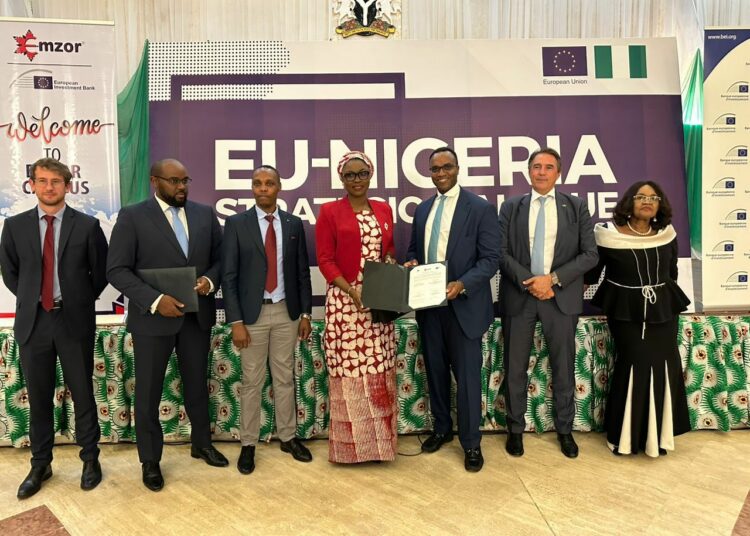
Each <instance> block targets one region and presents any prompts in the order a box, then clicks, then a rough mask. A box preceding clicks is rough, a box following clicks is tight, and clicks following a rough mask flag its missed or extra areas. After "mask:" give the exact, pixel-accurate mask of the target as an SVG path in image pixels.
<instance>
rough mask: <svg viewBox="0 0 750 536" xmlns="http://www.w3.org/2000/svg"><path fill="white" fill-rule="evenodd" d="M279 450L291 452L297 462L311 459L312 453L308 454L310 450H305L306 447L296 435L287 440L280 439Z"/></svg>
mask: <svg viewBox="0 0 750 536" xmlns="http://www.w3.org/2000/svg"><path fill="white" fill-rule="evenodd" d="M281 452H290V453H291V454H292V458H294V459H295V460H297V461H298V462H311V461H312V454H310V451H309V450H307V447H306V446H304V445H303V444H302V442H301V441H300V440H299V439H297V438H296V437H293V438H292V439H290V440H289V441H282V442H281Z"/></svg>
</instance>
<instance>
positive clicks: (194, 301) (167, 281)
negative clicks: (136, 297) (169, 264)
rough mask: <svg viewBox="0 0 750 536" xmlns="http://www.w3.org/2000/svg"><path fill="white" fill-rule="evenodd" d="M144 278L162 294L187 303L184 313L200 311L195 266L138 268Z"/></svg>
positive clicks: (140, 275)
mask: <svg viewBox="0 0 750 536" xmlns="http://www.w3.org/2000/svg"><path fill="white" fill-rule="evenodd" d="M138 277H140V278H141V279H143V281H144V282H146V283H148V284H149V285H151V286H152V287H154V288H155V289H156V290H158V291H159V292H161V293H162V294H168V295H169V296H172V297H173V298H174V299H176V300H178V301H179V302H181V303H183V304H185V307H183V308H182V309H181V311H182V312H183V313H197V312H198V293H197V292H196V291H195V281H196V279H197V278H196V276H195V266H181V267H179V268H144V269H142V270H138Z"/></svg>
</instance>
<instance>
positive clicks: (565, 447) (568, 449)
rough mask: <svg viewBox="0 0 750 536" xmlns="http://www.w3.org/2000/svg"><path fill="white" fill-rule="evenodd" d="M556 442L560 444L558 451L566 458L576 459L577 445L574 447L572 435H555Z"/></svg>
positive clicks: (574, 442)
mask: <svg viewBox="0 0 750 536" xmlns="http://www.w3.org/2000/svg"><path fill="white" fill-rule="evenodd" d="M557 440H558V441H559V442H560V450H561V451H562V453H563V454H565V455H566V456H567V457H568V458H577V457H578V445H576V441H575V439H573V434H557Z"/></svg>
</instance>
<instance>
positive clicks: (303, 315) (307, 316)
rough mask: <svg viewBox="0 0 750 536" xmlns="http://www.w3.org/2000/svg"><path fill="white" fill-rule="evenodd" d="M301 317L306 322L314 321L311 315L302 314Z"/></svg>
mask: <svg viewBox="0 0 750 536" xmlns="http://www.w3.org/2000/svg"><path fill="white" fill-rule="evenodd" d="M300 317H302V318H304V319H305V320H312V315H311V314H310V313H302V314H301V315H300Z"/></svg>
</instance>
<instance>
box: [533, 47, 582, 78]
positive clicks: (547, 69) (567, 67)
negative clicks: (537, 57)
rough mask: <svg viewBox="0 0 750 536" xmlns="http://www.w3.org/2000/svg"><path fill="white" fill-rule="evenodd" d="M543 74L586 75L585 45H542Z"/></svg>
mask: <svg viewBox="0 0 750 536" xmlns="http://www.w3.org/2000/svg"><path fill="white" fill-rule="evenodd" d="M542 74H543V75H544V76H586V75H587V74H588V69H587V66H586V47H542Z"/></svg>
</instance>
